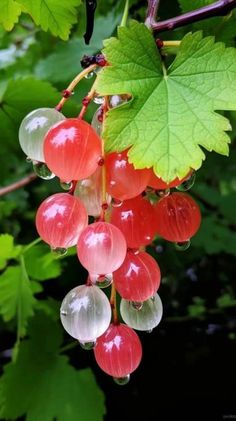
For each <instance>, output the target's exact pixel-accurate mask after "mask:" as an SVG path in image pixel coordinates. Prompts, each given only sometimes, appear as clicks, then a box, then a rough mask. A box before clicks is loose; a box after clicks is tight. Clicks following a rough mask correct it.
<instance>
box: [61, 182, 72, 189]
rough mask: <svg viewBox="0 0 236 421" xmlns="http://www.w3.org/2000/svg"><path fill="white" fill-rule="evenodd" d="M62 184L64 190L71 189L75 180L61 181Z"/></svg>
mask: <svg viewBox="0 0 236 421" xmlns="http://www.w3.org/2000/svg"><path fill="white" fill-rule="evenodd" d="M60 186H61V188H62V189H63V190H66V191H70V190H71V188H72V187H73V182H72V181H68V182H66V181H61V182H60Z"/></svg>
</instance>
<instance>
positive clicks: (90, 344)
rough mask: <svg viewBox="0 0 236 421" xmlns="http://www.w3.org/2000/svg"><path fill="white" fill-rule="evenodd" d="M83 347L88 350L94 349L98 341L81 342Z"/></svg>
mask: <svg viewBox="0 0 236 421" xmlns="http://www.w3.org/2000/svg"><path fill="white" fill-rule="evenodd" d="M79 344H80V346H81V348H83V349H85V350H86V351H91V349H94V347H95V345H96V341H90V342H79Z"/></svg>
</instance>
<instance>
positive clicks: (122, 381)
mask: <svg viewBox="0 0 236 421" xmlns="http://www.w3.org/2000/svg"><path fill="white" fill-rule="evenodd" d="M113 380H114V382H115V383H116V384H118V385H119V386H124V385H125V384H127V383H129V381H130V374H128V375H127V376H124V377H113Z"/></svg>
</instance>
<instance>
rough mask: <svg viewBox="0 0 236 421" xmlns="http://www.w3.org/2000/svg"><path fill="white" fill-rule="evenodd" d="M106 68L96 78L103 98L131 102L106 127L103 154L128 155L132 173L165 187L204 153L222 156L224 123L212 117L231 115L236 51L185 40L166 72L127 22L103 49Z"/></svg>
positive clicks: (196, 37) (145, 38)
mask: <svg viewBox="0 0 236 421" xmlns="http://www.w3.org/2000/svg"><path fill="white" fill-rule="evenodd" d="M104 54H105V55H106V58H107V60H108V62H109V64H110V66H107V67H105V68H104V69H103V70H102V71H101V72H100V73H99V75H98V81H97V85H96V89H97V91H98V92H99V93H100V94H101V95H113V94H131V95H132V100H131V101H129V102H128V103H127V104H124V105H122V106H120V107H117V108H115V109H112V110H110V111H109V113H108V117H107V119H106V121H105V131H104V133H103V137H104V139H105V141H106V150H107V152H110V151H114V150H117V151H121V150H124V149H126V148H128V147H131V149H130V151H129V159H130V162H132V163H133V164H134V166H135V168H145V167H151V166H153V167H154V171H155V173H156V174H157V175H158V176H160V177H162V178H163V179H164V180H166V181H171V180H172V179H174V178H175V177H177V176H178V177H179V178H181V177H183V176H184V175H185V174H186V173H187V172H188V171H189V169H190V168H194V169H198V168H200V166H201V165H202V160H203V159H205V155H204V153H203V151H202V149H201V147H204V148H206V149H207V150H208V151H212V150H214V151H216V152H218V153H220V154H223V155H227V154H228V143H229V142H230V138H229V136H228V135H227V134H226V133H225V131H227V130H230V129H231V126H230V123H229V121H228V120H227V119H226V118H225V117H223V116H222V115H219V114H217V113H215V112H214V110H233V109H236V50H235V49H233V48H228V49H226V48H225V47H224V45H223V44H222V43H214V39H213V38H212V37H208V38H202V34H201V33H200V32H197V33H194V34H191V33H189V34H187V35H186V36H185V37H184V39H183V41H182V43H181V46H180V48H179V52H178V54H177V56H176V59H175V60H174V61H173V63H172V64H171V65H170V67H169V68H168V69H166V68H165V67H164V64H163V62H162V60H161V57H160V55H159V54H158V52H157V49H156V44H155V42H154V39H153V37H152V34H151V33H150V32H149V30H148V29H147V28H146V27H145V25H143V24H139V23H137V22H135V21H133V22H132V23H131V25H130V27H129V28H123V27H122V28H119V31H118V39H116V38H111V39H109V40H107V41H106V42H105V49H104Z"/></svg>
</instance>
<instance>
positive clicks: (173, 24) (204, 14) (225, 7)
mask: <svg viewBox="0 0 236 421" xmlns="http://www.w3.org/2000/svg"><path fill="white" fill-rule="evenodd" d="M149 3H152V2H151V1H150V2H149ZM153 3H155V2H154V1H153ZM235 8H236V0H218V1H216V2H214V3H212V4H210V5H208V6H204V7H201V8H199V9H196V10H193V11H191V12H188V13H184V14H183V15H180V16H176V17H174V18H171V19H167V20H163V21H161V22H156V21H155V20H152V21H151V22H150V28H151V29H152V30H153V31H154V32H156V33H158V32H163V31H170V30H173V29H175V28H179V27H180V26H185V25H189V24H190V23H194V22H198V21H200V20H203V19H208V18H211V17H214V16H224V15H227V14H228V13H230V12H231V11H232V10H233V9H235ZM146 22H147V19H146ZM146 24H147V23H146Z"/></svg>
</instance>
